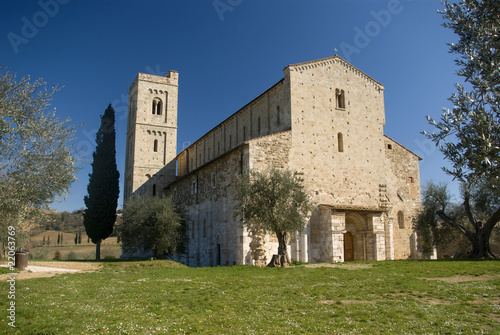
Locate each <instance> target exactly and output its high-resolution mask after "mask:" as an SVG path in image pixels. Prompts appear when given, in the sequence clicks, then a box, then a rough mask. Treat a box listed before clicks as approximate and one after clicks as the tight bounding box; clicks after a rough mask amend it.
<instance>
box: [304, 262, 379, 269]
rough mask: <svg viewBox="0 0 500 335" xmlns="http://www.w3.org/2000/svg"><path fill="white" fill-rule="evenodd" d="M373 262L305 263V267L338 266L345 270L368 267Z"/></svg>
mask: <svg viewBox="0 0 500 335" xmlns="http://www.w3.org/2000/svg"><path fill="white" fill-rule="evenodd" d="M372 266H373V264H356V263H341V264H333V263H316V264H306V265H305V267H306V268H339V269H346V270H359V269H369V268H371V267H372Z"/></svg>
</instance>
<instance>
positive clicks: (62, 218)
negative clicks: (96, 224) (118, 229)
mask: <svg viewBox="0 0 500 335" xmlns="http://www.w3.org/2000/svg"><path fill="white" fill-rule="evenodd" d="M84 212H85V210H83V209H79V210H75V211H73V212H71V213H70V212H49V211H44V214H45V215H44V217H43V218H42V219H41V220H40V221H39V226H38V227H35V228H34V229H32V230H31V231H30V235H31V236H35V235H38V234H40V233H42V232H44V231H47V230H53V231H61V232H65V233H78V232H85V227H84V226H83V213H84ZM120 224H121V216H120V215H119V216H118V217H117V222H116V225H120Z"/></svg>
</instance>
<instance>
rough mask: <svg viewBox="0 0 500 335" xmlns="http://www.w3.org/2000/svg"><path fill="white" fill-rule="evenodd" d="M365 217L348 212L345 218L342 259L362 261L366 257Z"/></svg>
mask: <svg viewBox="0 0 500 335" xmlns="http://www.w3.org/2000/svg"><path fill="white" fill-rule="evenodd" d="M365 249H366V217H365V216H364V215H362V214H359V213H348V214H347V215H346V219H345V233H344V261H345V262H347V261H364V260H367V258H366V250H365Z"/></svg>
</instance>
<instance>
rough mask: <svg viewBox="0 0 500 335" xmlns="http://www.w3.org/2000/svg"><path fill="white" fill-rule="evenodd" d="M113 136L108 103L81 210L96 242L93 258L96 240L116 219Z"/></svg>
mask: <svg viewBox="0 0 500 335" xmlns="http://www.w3.org/2000/svg"><path fill="white" fill-rule="evenodd" d="M115 140H116V133H115V110H114V109H113V106H111V105H109V106H108V108H106V110H105V112H104V115H103V116H102V118H101V126H100V128H99V130H98V132H97V135H96V149H95V152H94V154H93V158H94V160H93V162H92V173H91V174H90V175H89V176H90V180H89V185H88V187H87V191H88V195H86V196H85V197H84V201H85V205H86V206H87V209H86V210H85V212H84V214H83V224H84V226H85V230H86V232H87V235H88V236H89V237H90V239H91V240H92V243H95V244H96V258H97V259H99V258H100V253H99V251H100V250H99V246H100V243H101V241H102V240H104V239H106V238H107V237H109V235H111V233H113V226H114V224H115V221H116V207H117V205H118V196H119V194H120V188H119V185H118V183H119V177H120V174H119V172H118V169H117V167H116V148H115Z"/></svg>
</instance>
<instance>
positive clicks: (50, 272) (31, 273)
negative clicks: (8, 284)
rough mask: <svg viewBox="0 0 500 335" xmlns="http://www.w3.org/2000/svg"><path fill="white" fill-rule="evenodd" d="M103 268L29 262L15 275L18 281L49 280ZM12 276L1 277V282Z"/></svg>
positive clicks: (86, 264)
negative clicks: (59, 275) (62, 275)
mask: <svg viewBox="0 0 500 335" xmlns="http://www.w3.org/2000/svg"><path fill="white" fill-rule="evenodd" d="M100 267H101V264H96V263H85V262H34V261H30V262H28V267H27V268H26V269H25V270H23V271H21V272H17V273H16V274H15V277H16V280H21V279H32V278H47V277H53V276H55V275H57V274H60V273H75V272H92V271H96V270H97V269H99V268H100ZM9 278H11V276H9V275H8V274H7V275H0V280H7V279H9Z"/></svg>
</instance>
